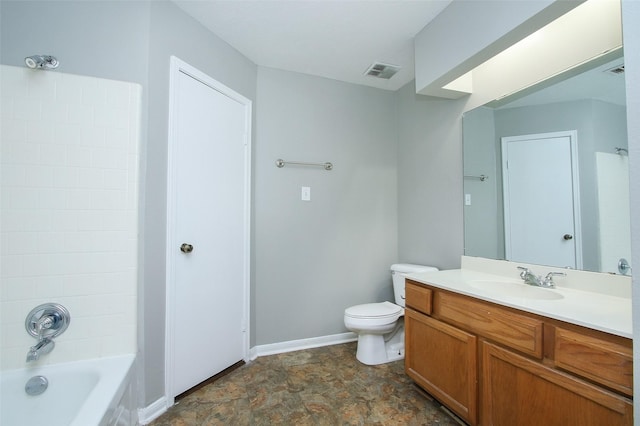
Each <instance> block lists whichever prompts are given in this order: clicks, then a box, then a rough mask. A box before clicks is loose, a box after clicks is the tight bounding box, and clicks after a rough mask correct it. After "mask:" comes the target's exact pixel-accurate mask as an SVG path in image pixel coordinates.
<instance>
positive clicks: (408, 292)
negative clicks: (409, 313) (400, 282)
mask: <svg viewBox="0 0 640 426" xmlns="http://www.w3.org/2000/svg"><path fill="white" fill-rule="evenodd" d="M404 292H405V304H406V305H407V306H409V307H411V308H413V309H415V310H416V311H418V312H422V313H423V314H427V315H431V301H432V299H433V291H431V290H430V289H428V288H426V287H425V286H423V285H420V284H416V283H414V282H413V281H410V280H406V281H405V286H404Z"/></svg>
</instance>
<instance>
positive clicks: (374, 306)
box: [344, 302, 402, 318]
mask: <svg viewBox="0 0 640 426" xmlns="http://www.w3.org/2000/svg"><path fill="white" fill-rule="evenodd" d="M401 313H402V308H401V307H400V306H398V305H395V304H393V303H391V302H382V303H365V304H364V305H356V306H352V307H350V308H347V309H346V310H345V311H344V314H345V315H346V316H349V317H352V318H386V317H397V316H398V315H399V314H401Z"/></svg>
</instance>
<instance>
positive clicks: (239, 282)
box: [165, 57, 251, 406]
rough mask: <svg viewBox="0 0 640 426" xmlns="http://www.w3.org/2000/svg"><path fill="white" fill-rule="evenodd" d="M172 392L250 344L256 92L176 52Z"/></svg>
mask: <svg viewBox="0 0 640 426" xmlns="http://www.w3.org/2000/svg"><path fill="white" fill-rule="evenodd" d="M169 105H170V107H169V150H168V157H169V158H168V179H167V183H168V191H167V297H166V302H167V303H166V317H167V321H166V348H165V366H166V369H165V394H166V398H167V406H171V405H173V402H174V398H175V396H176V395H178V394H181V393H183V392H184V391H186V390H188V389H190V388H192V387H194V386H196V385H198V384H199V383H201V382H203V381H205V380H207V379H208V378H210V377H212V376H214V375H216V374H217V373H219V372H221V371H223V370H225V369H226V368H227V367H229V366H231V365H233V364H235V363H237V362H238V361H241V360H245V361H246V360H247V356H248V351H249V329H248V328H249V265H250V262H249V244H250V243H249V241H250V240H249V238H250V237H249V236H250V233H249V226H250V170H251V167H250V164H251V158H250V153H251V143H250V141H251V101H250V100H248V99H246V98H244V97H243V96H241V95H239V94H238V93H236V92H235V91H233V90H231V89H229V88H228V87H226V86H224V85H222V84H221V83H219V82H217V81H215V80H214V79H212V78H211V77H209V76H207V75H206V74H204V73H202V72H200V71H199V70H197V69H195V68H193V67H191V66H190V65H188V64H186V63H185V62H183V61H181V60H179V59H178V58H175V57H172V58H171V77H170V101H169Z"/></svg>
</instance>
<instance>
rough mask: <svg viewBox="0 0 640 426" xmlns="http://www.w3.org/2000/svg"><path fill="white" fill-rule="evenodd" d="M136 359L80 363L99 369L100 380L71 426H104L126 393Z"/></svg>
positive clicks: (104, 359)
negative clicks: (116, 404) (105, 420)
mask: <svg viewBox="0 0 640 426" xmlns="http://www.w3.org/2000/svg"><path fill="white" fill-rule="evenodd" d="M135 358H136V357H135V355H133V354H128V355H119V356H113V357H108V358H97V359H91V360H85V361H78V363H82V364H86V365H88V366H96V367H97V368H99V370H100V380H99V382H98V383H97V385H96V387H95V388H94V389H93V390H92V391H91V393H90V394H89V396H88V397H87V400H86V401H85V403H84V404H83V406H82V408H81V409H80V411H78V414H77V415H76V417H75V418H74V419H73V421H72V422H71V425H70V426H87V425H92V424H95V425H97V424H102V422H103V421H104V418H105V417H106V414H107V412H108V411H109V409H110V408H112V407H111V406H112V404H113V403H117V402H118V401H119V399H120V397H121V396H122V394H123V393H124V392H125V390H126V388H127V386H128V384H129V380H128V378H129V375H130V373H131V370H132V367H133V362H134V360H135ZM105 373H106V374H105Z"/></svg>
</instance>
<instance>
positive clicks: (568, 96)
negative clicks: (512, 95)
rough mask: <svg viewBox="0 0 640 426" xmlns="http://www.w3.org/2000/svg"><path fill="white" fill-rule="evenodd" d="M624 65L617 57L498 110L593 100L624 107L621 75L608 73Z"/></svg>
mask: <svg viewBox="0 0 640 426" xmlns="http://www.w3.org/2000/svg"><path fill="white" fill-rule="evenodd" d="M622 65H624V58H622V57H620V58H617V59H614V60H612V61H610V62H607V63H605V64H603V65H600V66H597V67H595V68H593V69H590V70H588V71H585V72H583V73H581V74H578V75H576V76H573V77H571V78H569V79H567V80H564V81H561V82H559V83H556V84H554V85H552V86H549V87H546V88H544V89H542V90H539V91H536V92H534V93H532V94H530V95H527V96H524V97H522V98H519V99H517V100H515V101H513V102H510V103H507V104H504V105H503V106H501V108H515V107H521V106H529V105H544V104H549V103H555V102H567V101H574V100H580V99H597V100H600V101H604V102H609V103H612V104H617V105H626V92H625V79H624V73H622V74H612V73H610V72H607V71H608V70H610V69H611V68H616V67H619V66H622Z"/></svg>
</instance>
